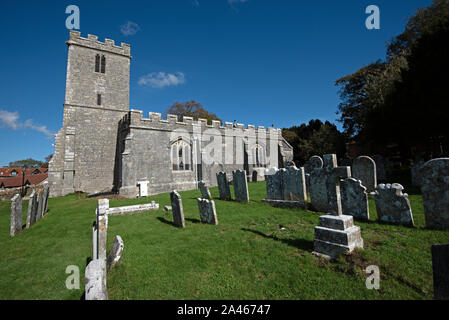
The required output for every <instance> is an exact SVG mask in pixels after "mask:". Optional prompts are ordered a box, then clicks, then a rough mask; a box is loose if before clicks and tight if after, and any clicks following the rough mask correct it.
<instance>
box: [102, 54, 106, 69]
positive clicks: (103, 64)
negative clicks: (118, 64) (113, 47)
mask: <svg viewBox="0 0 449 320" xmlns="http://www.w3.org/2000/svg"><path fill="white" fill-rule="evenodd" d="M105 71H106V57H105V56H104V55H102V56H101V73H105Z"/></svg>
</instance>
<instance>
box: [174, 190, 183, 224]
mask: <svg viewBox="0 0 449 320" xmlns="http://www.w3.org/2000/svg"><path fill="white" fill-rule="evenodd" d="M170 200H171V207H172V213H173V223H174V225H175V226H176V227H179V228H184V227H185V222H184V209H183V207H182V199H181V196H180V195H179V193H178V192H176V190H174V191H172V192H171V193H170Z"/></svg>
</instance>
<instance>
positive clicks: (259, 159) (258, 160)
mask: <svg viewBox="0 0 449 320" xmlns="http://www.w3.org/2000/svg"><path fill="white" fill-rule="evenodd" d="M253 157H254V158H253V159H254V166H255V167H256V168H262V167H263V168H265V167H266V159H265V149H264V148H263V147H262V146H261V145H258V144H256V145H255V146H254V148H253Z"/></svg>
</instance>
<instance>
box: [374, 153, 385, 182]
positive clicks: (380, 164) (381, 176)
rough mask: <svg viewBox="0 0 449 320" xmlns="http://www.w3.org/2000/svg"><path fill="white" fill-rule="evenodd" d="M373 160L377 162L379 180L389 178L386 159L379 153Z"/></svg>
mask: <svg viewBox="0 0 449 320" xmlns="http://www.w3.org/2000/svg"><path fill="white" fill-rule="evenodd" d="M373 160H374V162H375V163H376V178H377V180H378V181H385V180H387V175H386V172H385V159H384V157H382V156H381V155H379V154H376V155H374V156H373Z"/></svg>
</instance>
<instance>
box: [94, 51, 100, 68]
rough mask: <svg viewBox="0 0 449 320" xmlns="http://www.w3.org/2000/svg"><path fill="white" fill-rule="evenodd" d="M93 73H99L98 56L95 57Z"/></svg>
mask: <svg viewBox="0 0 449 320" xmlns="http://www.w3.org/2000/svg"><path fill="white" fill-rule="evenodd" d="M95 72H100V55H99V54H97V55H96V56H95Z"/></svg>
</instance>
